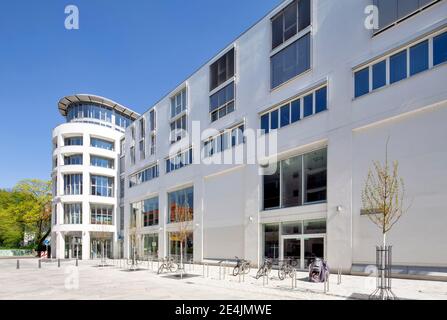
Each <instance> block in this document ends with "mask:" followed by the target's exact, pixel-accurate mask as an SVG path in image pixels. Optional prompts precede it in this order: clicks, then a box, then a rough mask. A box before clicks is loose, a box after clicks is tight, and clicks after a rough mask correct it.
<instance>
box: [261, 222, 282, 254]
mask: <svg viewBox="0 0 447 320" xmlns="http://www.w3.org/2000/svg"><path fill="white" fill-rule="evenodd" d="M264 258H270V259H278V258H279V225H277V224H275V225H264Z"/></svg>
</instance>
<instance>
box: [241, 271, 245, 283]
mask: <svg viewBox="0 0 447 320" xmlns="http://www.w3.org/2000/svg"><path fill="white" fill-rule="evenodd" d="M242 282H245V272H244V273H243V274H242Z"/></svg>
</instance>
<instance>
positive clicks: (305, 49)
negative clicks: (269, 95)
mask: <svg viewBox="0 0 447 320" xmlns="http://www.w3.org/2000/svg"><path fill="white" fill-rule="evenodd" d="M270 61H271V63H270V64H271V68H270V69H271V88H272V89H274V88H276V87H278V86H279V85H281V84H283V83H284V82H286V81H288V80H290V79H292V78H294V77H295V76H297V75H299V74H301V73H303V72H304V71H306V70H309V69H310V33H308V34H306V35H304V36H303V37H301V38H300V39H298V40H297V41H295V42H294V43H292V44H290V45H289V46H288V47H286V48H284V49H283V50H281V51H280V52H278V53H277V54H275V55H274V56H272V57H271V59H270Z"/></svg>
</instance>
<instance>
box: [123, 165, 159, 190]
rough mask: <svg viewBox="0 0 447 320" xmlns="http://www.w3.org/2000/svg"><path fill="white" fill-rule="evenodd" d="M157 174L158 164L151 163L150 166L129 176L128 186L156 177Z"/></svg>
mask: <svg viewBox="0 0 447 320" xmlns="http://www.w3.org/2000/svg"><path fill="white" fill-rule="evenodd" d="M158 175H159V171H158V164H155V165H151V166H150V167H148V168H146V169H143V170H141V171H139V172H137V173H135V174H132V175H131V176H129V188H132V187H134V186H136V185H139V184H142V183H144V182H146V181H150V180H152V179H155V178H158Z"/></svg>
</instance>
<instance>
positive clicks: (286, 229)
mask: <svg viewBox="0 0 447 320" xmlns="http://www.w3.org/2000/svg"><path fill="white" fill-rule="evenodd" d="M281 227H282V229H281V230H282V234H283V235H295V234H303V226H302V222H301V221H298V222H289V223H283V224H282V225H281Z"/></svg>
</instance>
